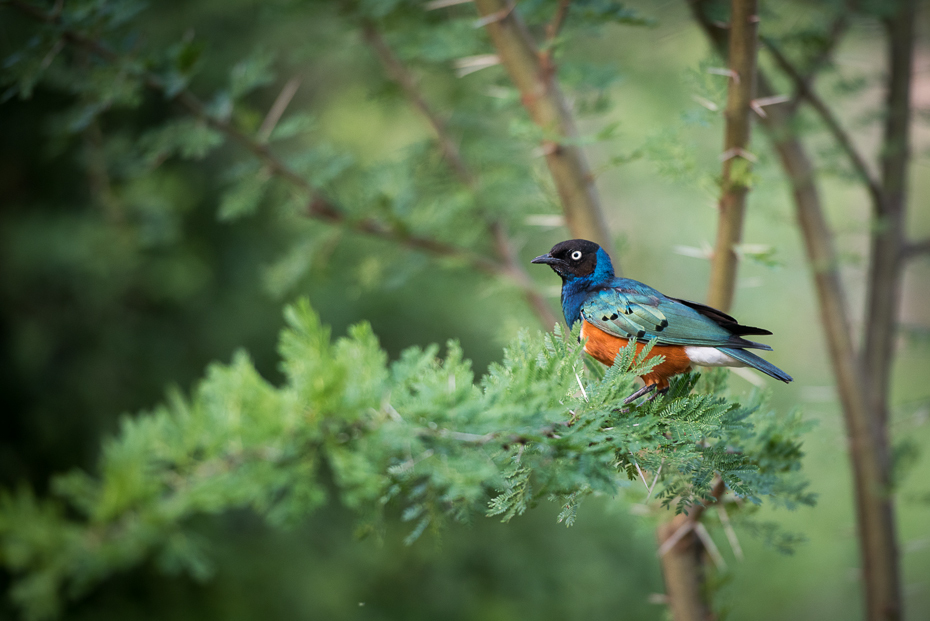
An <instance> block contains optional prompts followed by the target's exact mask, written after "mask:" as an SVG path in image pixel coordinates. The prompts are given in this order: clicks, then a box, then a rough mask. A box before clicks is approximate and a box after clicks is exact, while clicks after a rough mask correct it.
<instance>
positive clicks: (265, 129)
mask: <svg viewBox="0 0 930 621" xmlns="http://www.w3.org/2000/svg"><path fill="white" fill-rule="evenodd" d="M298 88H300V78H291V79H290V80H288V81H287V83H286V84H285V85H284V87H283V88H282V89H281V92H280V93H278V96H277V97H276V98H275V100H274V103H273V104H271V108H270V109H269V110H268V114H267V115H265V120H264V121H262V125H261V127H259V128H258V139H259V140H260V141H262V142H268V138H269V137H271V132H273V131H274V128H275V126H276V125H277V124H278V121H280V120H281V117H282V116H283V115H284V111H285V110H287V106H288V104H289V103H291V99H293V98H294V95H296V94H297V89H298Z"/></svg>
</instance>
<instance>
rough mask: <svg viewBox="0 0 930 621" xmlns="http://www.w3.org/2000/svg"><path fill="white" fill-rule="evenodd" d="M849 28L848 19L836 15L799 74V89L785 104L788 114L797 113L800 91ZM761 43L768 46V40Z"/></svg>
mask: <svg viewBox="0 0 930 621" xmlns="http://www.w3.org/2000/svg"><path fill="white" fill-rule="evenodd" d="M848 27H849V19H848V18H847V16H846V14H845V13H844V14H841V15H838V16H837V17H836V18H835V19H834V20H833V23H832V24H831V25H830V30H829V31H828V32H827V37H826V41H825V43H824V44H823V45H822V46H821V47H820V49H819V50H817V53H816V54H815V55H814V57H813V58H811V59H810V60H809V61H808V63H807V68H806V70H805V71H804V72H803V74H802V73H801V72H798V73H799V77H800V78H801V80H800V85H799V86H800V87H801V88H798V87H796V88H795V92H794V94H793V95H792V97H791V100H790V101H789V102H788V103H787V104H786V105H787V109H788V114H789V115H791V114H794V113H795V112H797V108H798V104H800V102H801V98H802V94H801V90H802V88H803V87H810V86H811V84H813V82H814V78H815V77H817V74H818V73H819V72H820V70H821V69H823V68H824V67H825V66H826V65H827V64H828V63H829V62H830V59H831V58H832V56H833V51H834V50H835V49H836V46H837V45H838V44H839V42H840V40H841V39H842V38H843V35H844V34H846V30H847V29H848ZM761 40H762V42H763V43H764V44H766V45H768V43H769V40H767V39H766V38H765V37H762V38H761Z"/></svg>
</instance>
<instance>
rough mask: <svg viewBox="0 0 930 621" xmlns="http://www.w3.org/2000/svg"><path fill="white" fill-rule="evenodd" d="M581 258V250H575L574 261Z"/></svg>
mask: <svg viewBox="0 0 930 621" xmlns="http://www.w3.org/2000/svg"><path fill="white" fill-rule="evenodd" d="M580 258H581V251H580V250H576V251H575V252H573V253H572V261H577V260H578V259H580Z"/></svg>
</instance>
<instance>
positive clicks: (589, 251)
mask: <svg viewBox="0 0 930 621" xmlns="http://www.w3.org/2000/svg"><path fill="white" fill-rule="evenodd" d="M531 263H545V264H546V265H548V266H549V267H551V268H552V269H553V270H554V271H555V273H556V274H558V275H559V276H561V277H562V280H564V281H569V280H574V279H576V278H588V279H592V280H595V281H600V280H607V279H610V278H613V276H614V266H613V264H611V262H610V257H609V256H607V253H606V252H604V250H603V249H602V248H601V247H600V246H598V245H597V244H595V243H594V242H591V241H588V240H586V239H570V240H568V241H563V242H560V243H558V244H556V245H555V246H553V247H552V250H550V251H549V254H544V255H541V256H538V257H536V258H535V259H533V260H532V261H531Z"/></svg>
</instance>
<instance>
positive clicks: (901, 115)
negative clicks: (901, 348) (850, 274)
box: [862, 0, 915, 426]
mask: <svg viewBox="0 0 930 621" xmlns="http://www.w3.org/2000/svg"><path fill="white" fill-rule="evenodd" d="M897 4H898V6H897V9H898V10H897V12H896V14H895V15H893V16H892V17H891V18H889V19H888V20H887V21H886V22H885V24H884V25H885V31H886V37H887V40H888V65H889V76H890V77H889V81H888V92H887V95H886V115H885V131H884V140H883V144H882V152H881V174H882V191H881V198H880V200H878V201H875V205H874V209H873V211H874V213H873V216H872V217H873V218H874V221H873V226H872V252H871V257H870V258H871V263H870V266H869V267H870V269H869V279H868V291H867V293H866V300H867V304H868V307H867V309H866V318H865V339H864V341H865V350H864V352H863V354H862V368H863V373H864V374H865V375H864V379H865V381H866V385H867V386H868V387H869V405H870V407H871V408H872V411H874V412H875V413H876V414H877V415H878V416H879V419H880V420H881V422H882V423H883V426H884V423H885V422H886V421H887V419H888V403H889V382H890V378H891V362H892V357H893V353H894V341H895V336H896V333H897V326H898V321H897V320H898V307H899V303H900V298H901V277H902V272H903V270H902V262H903V256H902V254H903V249H904V225H905V221H904V216H905V206H906V191H907V165H908V161H909V158H910V153H909V146H908V145H909V140H908V126H909V123H910V113H911V106H910V93H911V90H910V86H911V73H912V71H913V63H914V22H915V2H914V0H899V2H898V3H897Z"/></svg>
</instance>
